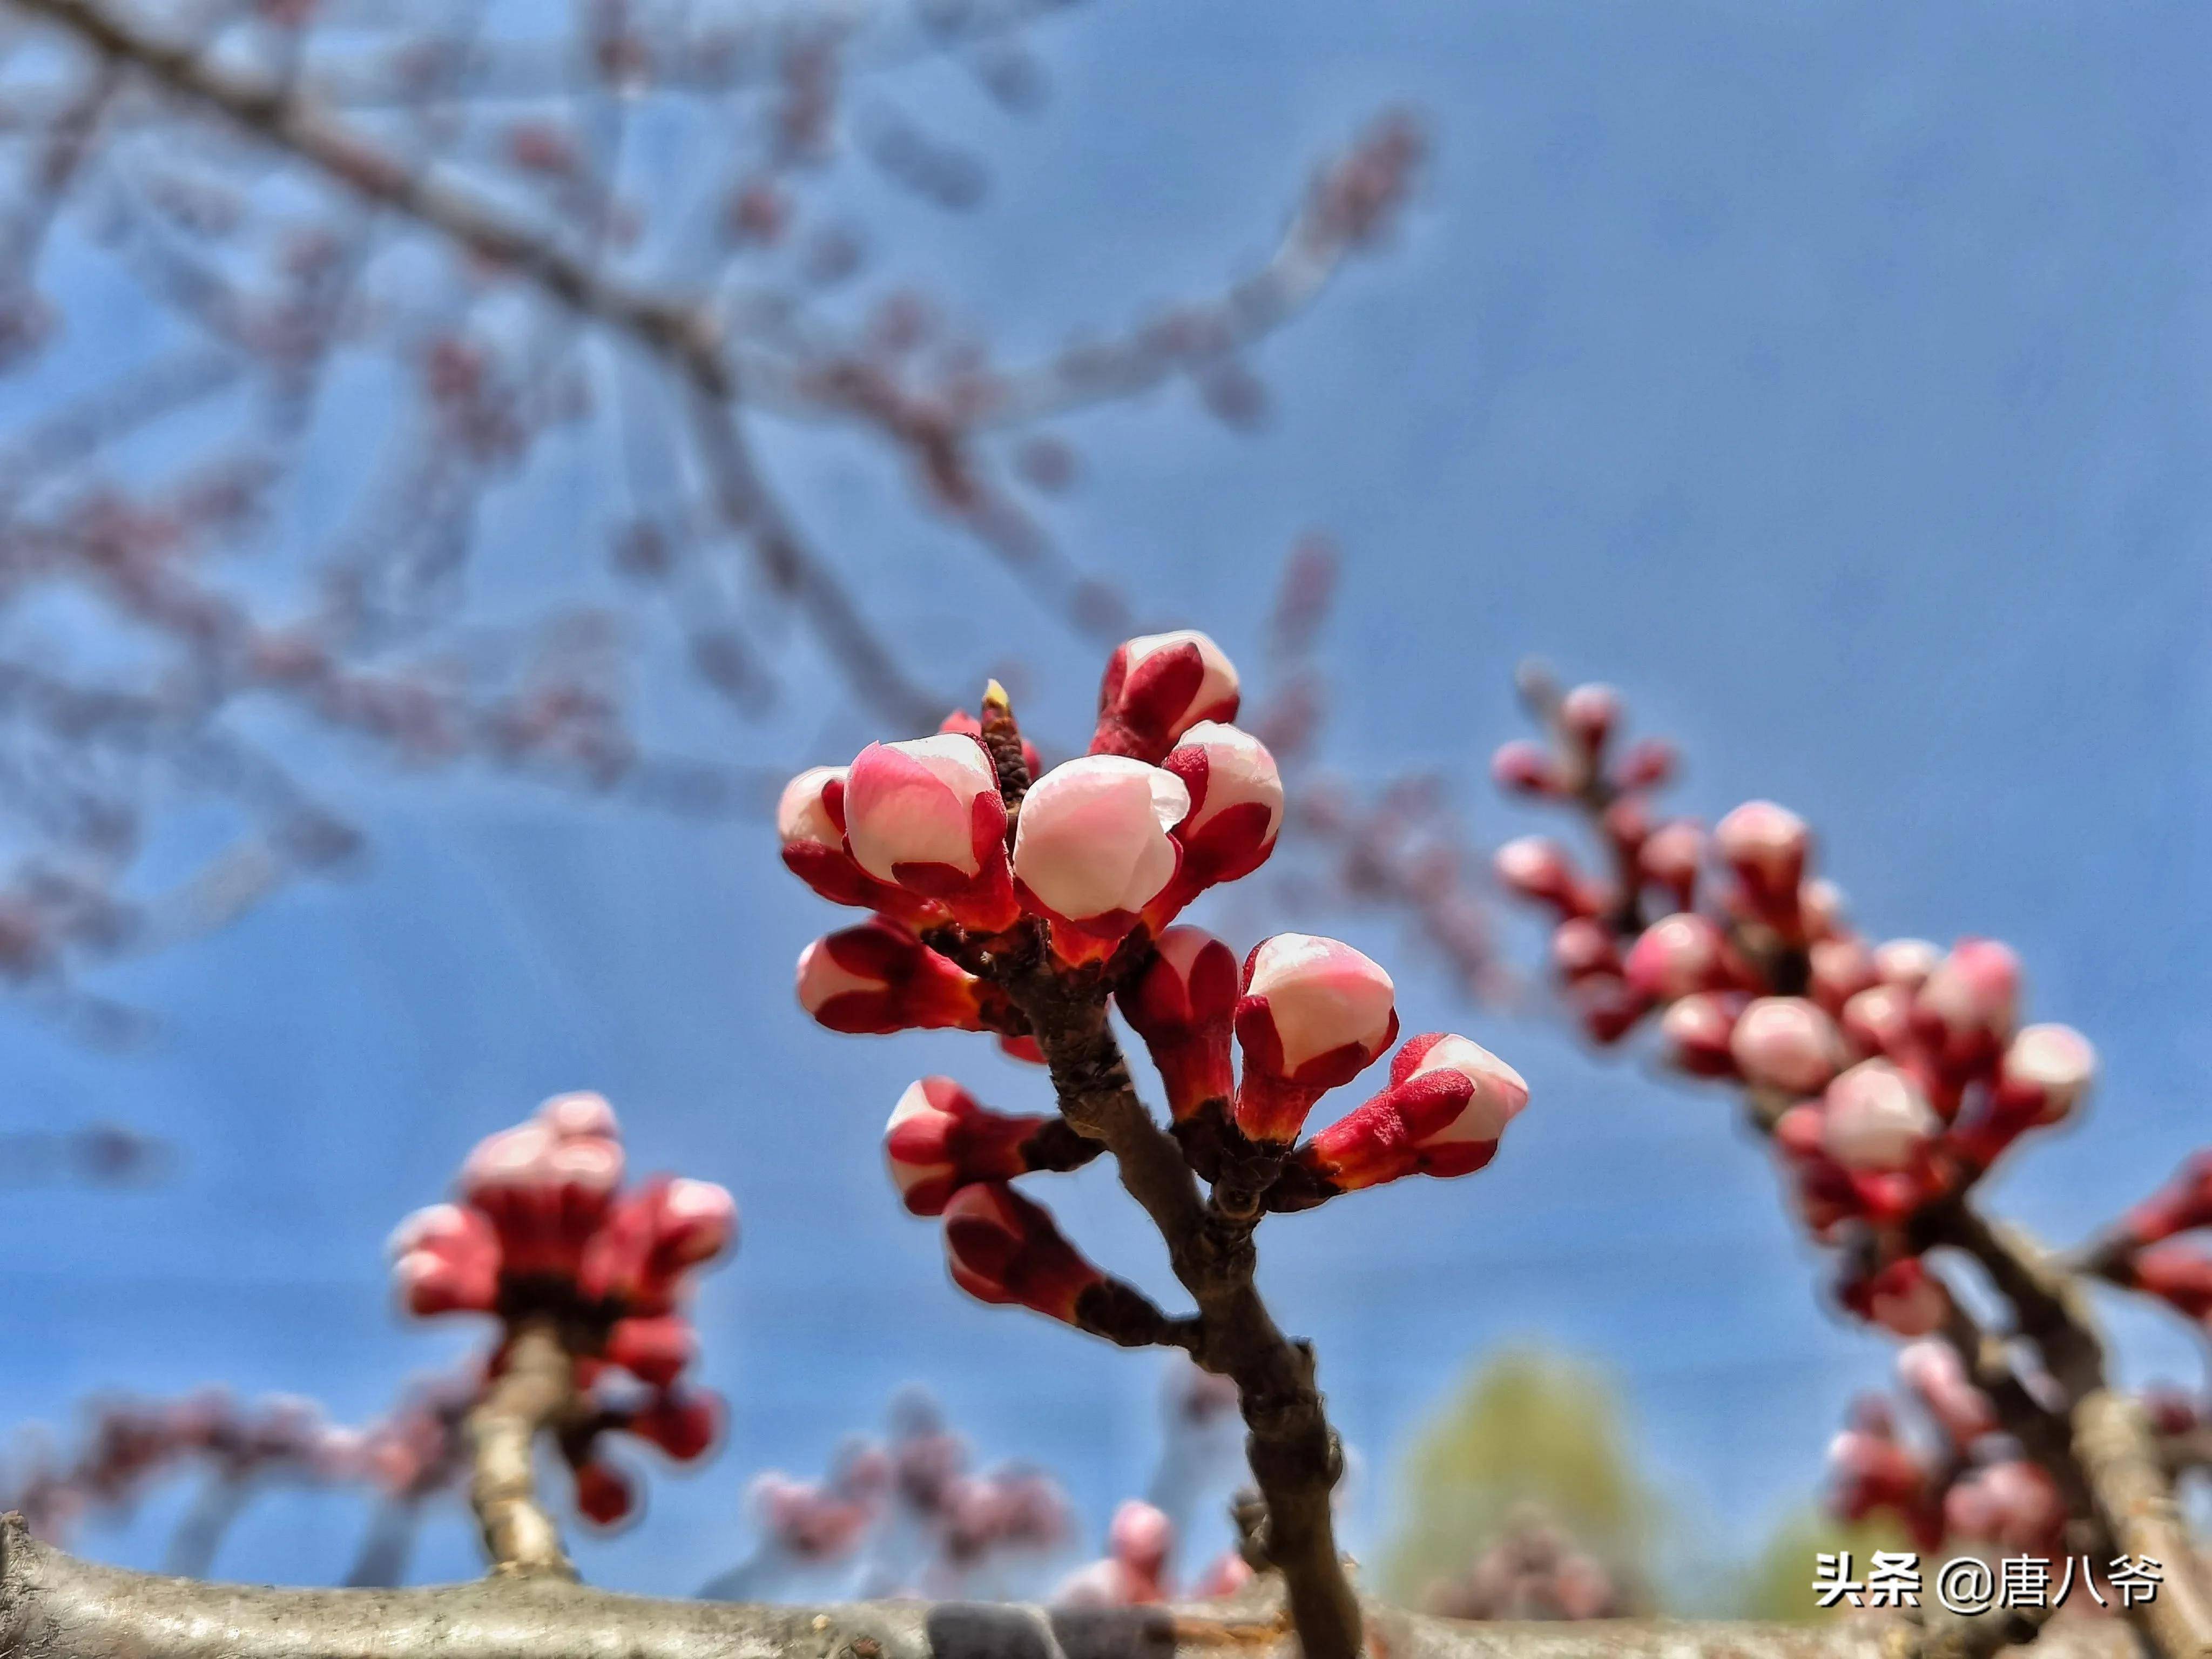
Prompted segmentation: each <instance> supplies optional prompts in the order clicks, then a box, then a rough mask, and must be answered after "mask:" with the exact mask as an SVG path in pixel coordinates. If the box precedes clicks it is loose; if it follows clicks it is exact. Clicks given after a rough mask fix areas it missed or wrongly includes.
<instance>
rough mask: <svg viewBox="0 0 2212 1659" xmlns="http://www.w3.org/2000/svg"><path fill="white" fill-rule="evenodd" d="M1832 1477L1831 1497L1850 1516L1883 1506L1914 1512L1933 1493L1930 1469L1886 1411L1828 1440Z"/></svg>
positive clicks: (1865, 1516) (1857, 1516) (1867, 1513)
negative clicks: (1931, 1491)
mask: <svg viewBox="0 0 2212 1659" xmlns="http://www.w3.org/2000/svg"><path fill="white" fill-rule="evenodd" d="M1828 1480H1829V1490H1830V1501H1831V1502H1832V1504H1834V1506H1835V1510H1836V1513H1837V1514H1838V1516H1840V1517H1841V1518H1843V1519H1844V1520H1845V1521H1850V1522H1860V1521H1864V1520H1866V1519H1868V1518H1869V1517H1870V1516H1875V1515H1878V1514H1881V1512H1883V1511H1884V1510H1889V1511H1893V1512H1895V1513H1898V1514H1900V1515H1906V1516H1910V1515H1911V1514H1913V1513H1914V1512H1915V1511H1917V1510H1919V1509H1920V1508H1921V1507H1922V1506H1923V1504H1925V1502H1926V1501H1927V1497H1928V1470H1927V1468H1926V1467H1925V1466H1924V1465H1923V1463H1922V1462H1921V1461H1920V1459H1919V1458H1918V1457H1917V1456H1916V1455H1914V1454H1913V1451H1912V1449H1911V1447H1909V1446H1907V1445H1905V1443H1903V1442H1901V1441H1900V1440H1899V1439H1898V1437H1897V1431H1896V1426H1895V1425H1894V1424H1893V1423H1891V1422H1889V1421H1888V1420H1887V1413H1886V1412H1885V1413H1881V1415H1880V1416H1879V1417H1878V1418H1877V1419H1875V1421H1872V1422H1859V1423H1855V1424H1853V1425H1852V1426H1850V1428H1848V1429H1845V1430H1844V1431H1843V1432H1842V1433H1841V1434H1838V1436H1837V1437H1835V1438H1834V1439H1832V1440H1831V1441H1830V1442H1829V1443H1828Z"/></svg>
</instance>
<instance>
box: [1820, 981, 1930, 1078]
mask: <svg viewBox="0 0 2212 1659" xmlns="http://www.w3.org/2000/svg"><path fill="white" fill-rule="evenodd" d="M1837 1024H1838V1025H1839V1026H1840V1027H1841V1028H1842V1030H1843V1033H1844V1041H1845V1042H1849V1043H1850V1045H1851V1047H1852V1048H1854V1049H1856V1050H1857V1052H1859V1053H1860V1054H1869V1055H1871V1054H1887V1055H1888V1056H1889V1057H1890V1058H1891V1059H1892V1060H1896V1059H1899V1058H1901V1057H1903V1056H1904V1055H1905V1054H1906V1053H1907V1052H1908V1051H1909V1050H1910V1048H1911V1042H1912V993H1911V992H1910V991H1908V990H1906V989H1905V987H1903V986H1901V985H1889V984H1882V985H1875V986H1869V987H1868V988H1867V989H1865V990H1863V991H1861V992H1859V993H1858V994H1857V995H1855V996H1853V997H1851V998H1850V1000H1847V1001H1846V1002H1845V1003H1844V1010H1843V1012H1842V1013H1841V1014H1840V1015H1839V1016H1838V1018H1837Z"/></svg>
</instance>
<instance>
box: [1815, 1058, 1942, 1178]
mask: <svg viewBox="0 0 2212 1659" xmlns="http://www.w3.org/2000/svg"><path fill="white" fill-rule="evenodd" d="M1820 1122H1821V1127H1820V1145H1821V1147H1822V1149H1823V1150H1825V1151H1826V1153H1827V1154H1828V1156H1829V1157H1830V1158H1833V1159H1835V1161H1836V1162H1837V1163H1838V1164H1842V1165H1843V1166H1844V1168H1845V1169H1846V1170H1865V1171H1870V1172H1874V1173H1878V1174H1886V1173H1889V1172H1892V1171H1898V1170H1909V1169H1911V1168H1912V1167H1913V1165H1915V1164H1917V1163H1918V1162H1919V1160H1920V1158H1921V1156H1922V1154H1923V1153H1924V1152H1926V1151H1927V1149H1928V1147H1929V1144H1930V1143H1931V1142H1932V1141H1933V1140H1934V1139H1935V1138H1936V1133H1937V1132H1938V1131H1939V1130H1940V1129H1941V1128H1942V1124H1941V1123H1939V1122H1938V1121H1936V1114H1935V1112H1934V1111H1933V1110H1931V1109H1929V1104H1928V1097H1927V1096H1926V1095H1924V1094H1923V1093H1922V1092H1921V1089H1920V1085H1918V1084H1917V1083H1915V1082H1914V1081H1913V1080H1912V1079H1911V1077H1909V1076H1907V1075H1906V1074H1905V1073H1904V1072H1902V1071H1899V1069H1898V1068H1897V1067H1896V1066H1893V1065H1891V1064H1890V1062H1889V1061H1887V1060H1861V1061H1860V1062H1859V1063H1858V1064H1857V1065H1856V1066H1852V1067H1851V1068H1850V1070H1849V1071H1847V1072H1845V1073H1843V1075H1842V1076H1840V1077H1838V1079H1836V1080H1835V1081H1834V1082H1833V1083H1831V1084H1830V1085H1828V1089H1827V1092H1826V1094H1825V1095H1823V1096H1822V1097H1821V1101H1820Z"/></svg>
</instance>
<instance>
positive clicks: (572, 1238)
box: [460, 1095, 623, 1277]
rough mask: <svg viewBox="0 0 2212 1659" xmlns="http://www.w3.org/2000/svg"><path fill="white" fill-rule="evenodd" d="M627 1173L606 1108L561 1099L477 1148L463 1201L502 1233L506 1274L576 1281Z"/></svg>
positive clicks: (465, 1176) (466, 1172)
mask: <svg viewBox="0 0 2212 1659" xmlns="http://www.w3.org/2000/svg"><path fill="white" fill-rule="evenodd" d="M622 1175H623V1153H622V1146H621V1143H620V1142H619V1141H617V1140H616V1139H614V1115H613V1113H612V1111H611V1109H609V1108H608V1106H607V1103H605V1101H604V1100H602V1099H600V1098H599V1097H598V1096H596V1095H588V1096H556V1097H554V1098H553V1099H552V1100H550V1101H548V1102H546V1103H545V1104H544V1106H542V1107H540V1108H539V1109H538V1115H537V1116H536V1117H535V1118H533V1119H532V1121H530V1122H528V1123H525V1124H522V1125H520V1127H515V1128H513V1129H503V1130H501V1131H500V1132H499V1133H497V1134H494V1135H489V1136H487V1137H486V1138H485V1139H483V1141H481V1142H480V1143H478V1145H477V1148H476V1150H475V1151H474V1152H471V1153H470V1154H469V1157H468V1161H467V1162H466V1163H465V1164H463V1165H462V1166H461V1180H460V1189H461V1198H462V1201H463V1202H464V1203H465V1204H466V1205H468V1206H469V1207H470V1208H471V1209H474V1210H477V1211H480V1212H482V1213H483V1216H484V1217H485V1218H486V1219H488V1220H489V1222H490V1223H491V1225H492V1228H493V1231H495V1232H496V1233H497V1234H498V1235H499V1246H500V1266H501V1271H502V1272H503V1273H519V1274H535V1273H555V1274H560V1275H562V1276H564V1277H566V1276H573V1275H574V1273H575V1271H576V1265H577V1261H578V1260H579V1258H580V1255H581V1254H582V1252H583V1249H584V1245H585V1243H586V1242H587V1241H588V1240H589V1239H590V1237H591V1236H592V1234H593V1233H594V1232H595V1231H598V1229H599V1224H600V1223H601V1222H602V1221H603V1220H604V1219H605V1217H606V1213H607V1209H608V1206H609V1205H610V1204H611V1202H612V1201H613V1198H614V1192H615V1188H617V1186H619V1185H620V1184H621V1182H622Z"/></svg>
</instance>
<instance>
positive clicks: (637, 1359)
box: [605, 1313, 699, 1389]
mask: <svg viewBox="0 0 2212 1659" xmlns="http://www.w3.org/2000/svg"><path fill="white" fill-rule="evenodd" d="M698 1352H699V1340H698V1337H697V1335H696V1333H694V1332H693V1330H692V1328H691V1322H690V1320H688V1319H686V1318H684V1316H683V1315H681V1314H673V1313H662V1314H650V1315H647V1316H642V1317H640V1318H635V1319H617V1321H615V1322H614V1323H613V1325H611V1327H609V1328H608V1330H607V1344H606V1348H605V1359H606V1362H607V1364H610V1365H617V1366H619V1367H621V1368H622V1369H623V1370H626V1371H628V1372H629V1374H630V1375H631V1376H635V1377H636V1378H637V1379H638V1381H640V1382H641V1383H651V1384H653V1387H655V1388H663V1389H665V1388H666V1387H667V1386H668V1385H669V1384H670V1383H673V1382H675V1380H676V1379H677V1378H678V1376H681V1375H682V1374H683V1373H684V1370H687V1369H688V1368H689V1367H690V1364H691V1362H692V1360H693V1359H694V1358H696V1357H697V1355H698Z"/></svg>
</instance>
